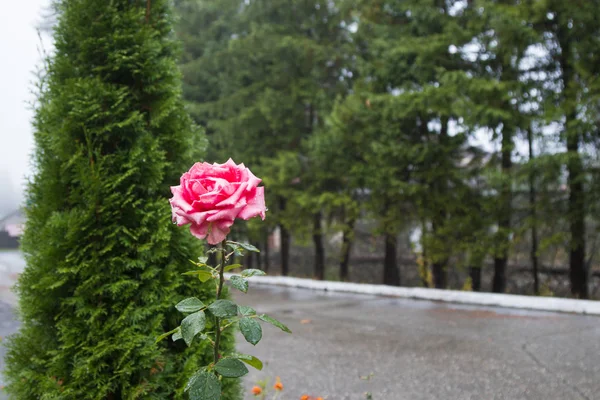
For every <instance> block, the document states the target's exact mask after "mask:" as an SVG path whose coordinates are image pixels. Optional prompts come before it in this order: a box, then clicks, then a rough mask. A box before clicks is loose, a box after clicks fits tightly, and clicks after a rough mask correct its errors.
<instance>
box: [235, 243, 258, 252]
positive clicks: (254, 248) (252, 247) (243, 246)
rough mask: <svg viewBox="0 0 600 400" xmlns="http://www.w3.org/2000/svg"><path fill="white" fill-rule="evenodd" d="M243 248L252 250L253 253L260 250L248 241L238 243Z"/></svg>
mask: <svg viewBox="0 0 600 400" xmlns="http://www.w3.org/2000/svg"><path fill="white" fill-rule="evenodd" d="M238 244H239V245H240V246H241V247H242V248H243V249H244V250H248V251H253V252H255V253H260V250H259V249H257V248H256V247H254V246H252V245H251V244H250V243H238Z"/></svg>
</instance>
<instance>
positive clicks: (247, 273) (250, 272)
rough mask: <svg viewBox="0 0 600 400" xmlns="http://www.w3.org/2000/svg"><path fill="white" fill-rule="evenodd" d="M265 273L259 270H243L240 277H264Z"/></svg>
mask: <svg viewBox="0 0 600 400" xmlns="http://www.w3.org/2000/svg"><path fill="white" fill-rule="evenodd" d="M266 274H267V273H266V272H265V271H261V270H260V269H252V268H249V269H245V270H243V271H242V276H243V277H244V278H250V277H251V276H265V275H266Z"/></svg>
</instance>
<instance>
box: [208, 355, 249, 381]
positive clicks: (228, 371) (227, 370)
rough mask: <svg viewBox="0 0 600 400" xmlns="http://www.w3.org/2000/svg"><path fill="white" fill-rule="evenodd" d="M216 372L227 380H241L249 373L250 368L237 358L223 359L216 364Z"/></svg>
mask: <svg viewBox="0 0 600 400" xmlns="http://www.w3.org/2000/svg"><path fill="white" fill-rule="evenodd" d="M215 371H217V372H218V373H219V374H221V375H223V376H224V377H226V378H239V377H240V376H244V375H246V374H247V373H248V368H246V366H245V365H244V363H243V362H241V361H240V360H236V359H235V358H223V359H222V360H219V362H218V363H216V364H215Z"/></svg>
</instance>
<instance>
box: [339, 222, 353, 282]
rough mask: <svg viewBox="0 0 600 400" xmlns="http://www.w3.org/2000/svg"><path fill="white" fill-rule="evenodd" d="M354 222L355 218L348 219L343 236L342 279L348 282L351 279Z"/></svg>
mask: <svg viewBox="0 0 600 400" xmlns="http://www.w3.org/2000/svg"><path fill="white" fill-rule="evenodd" d="M354 223H355V219H354V218H350V219H348V220H347V221H346V226H345V228H344V232H343V237H342V251H341V252H342V254H341V255H342V257H341V260H340V281H342V282H347V281H349V280H350V271H349V266H350V251H351V250H352V241H353V238H354Z"/></svg>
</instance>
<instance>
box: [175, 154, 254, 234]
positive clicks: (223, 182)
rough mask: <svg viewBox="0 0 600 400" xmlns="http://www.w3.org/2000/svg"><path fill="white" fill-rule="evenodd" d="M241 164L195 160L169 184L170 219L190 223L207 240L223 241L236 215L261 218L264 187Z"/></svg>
mask: <svg viewBox="0 0 600 400" xmlns="http://www.w3.org/2000/svg"><path fill="white" fill-rule="evenodd" d="M260 182H261V180H260V179H258V178H257V177H256V176H254V175H253V174H252V172H250V170H249V169H248V168H246V167H245V166H244V164H240V165H236V164H235V162H233V161H232V160H231V158H230V159H229V160H228V161H227V162H226V163H225V164H217V163H214V164H212V165H211V164H209V163H196V164H194V166H193V167H192V168H191V169H190V170H189V171H188V172H186V173H184V174H183V175H182V176H181V180H180V185H179V186H171V192H172V193H173V197H172V198H171V199H170V200H169V201H170V203H171V209H172V211H173V222H176V223H177V225H178V226H181V225H186V224H191V226H190V231H191V232H192V234H193V235H194V236H196V237H197V238H199V239H204V238H205V237H207V236H208V239H207V240H208V243H210V244H217V243H219V242H222V241H223V240H225V237H226V236H227V234H228V233H229V230H230V228H231V225H233V221H234V220H235V219H236V218H241V219H246V220H247V219H250V218H253V217H256V216H257V215H260V217H261V218H262V219H263V220H264V219H265V211H266V208H265V188H264V187H262V186H261V187H258V184H259V183H260Z"/></svg>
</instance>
